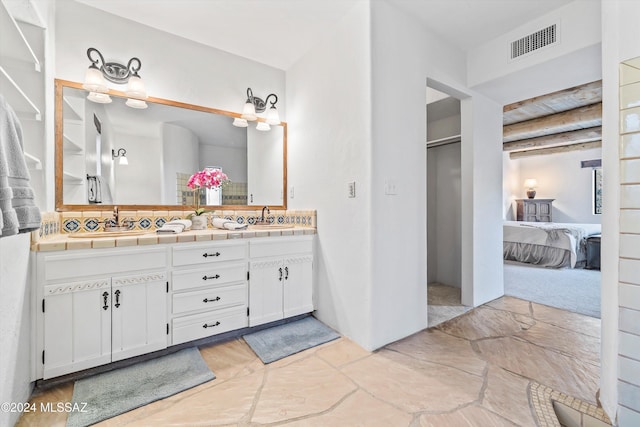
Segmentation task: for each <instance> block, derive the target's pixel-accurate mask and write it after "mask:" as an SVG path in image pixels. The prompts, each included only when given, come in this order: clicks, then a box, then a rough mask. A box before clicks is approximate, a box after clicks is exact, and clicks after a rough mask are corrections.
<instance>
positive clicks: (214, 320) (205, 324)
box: [172, 306, 248, 345]
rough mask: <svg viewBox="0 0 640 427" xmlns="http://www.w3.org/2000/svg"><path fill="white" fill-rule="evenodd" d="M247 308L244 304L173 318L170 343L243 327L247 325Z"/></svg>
mask: <svg viewBox="0 0 640 427" xmlns="http://www.w3.org/2000/svg"><path fill="white" fill-rule="evenodd" d="M247 319H248V318H247V309H246V307H245V306H240V307H231V308H223V309H221V310H213V311H209V312H206V313H200V314H193V315H191V316H183V317H178V318H176V319H173V329H172V331H173V339H172V344H173V345H176V344H180V343H183V342H187V341H192V340H197V339H199V338H204V337H208V336H211V335H217V334H221V333H223V332H228V331H233V330H234V329H240V328H245V327H247V325H248V321H247Z"/></svg>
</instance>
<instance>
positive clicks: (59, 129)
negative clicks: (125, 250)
mask: <svg viewBox="0 0 640 427" xmlns="http://www.w3.org/2000/svg"><path fill="white" fill-rule="evenodd" d="M65 87H70V88H74V89H81V90H84V89H83V88H82V83H77V82H72V81H68V80H61V79H55V112H54V116H55V209H56V211H58V212H63V211H108V210H113V208H114V207H115V206H116V205H117V206H118V207H119V208H120V209H122V210H191V209H192V208H193V207H194V206H193V205H125V204H122V205H121V204H117V203H116V204H111V205H107V204H86V205H71V204H70V205H65V204H64V195H63V188H64V185H63V168H62V162H63V158H64V154H63V143H64V141H63V122H64V120H63V98H62V95H63V89H64V88H65ZM109 95H113V96H119V97H122V98H127V96H126V95H125V93H124V92H121V91H117V90H113V89H110V90H109ZM146 101H147V102H153V103H156V104H162V105H167V106H172V107H179V108H186V109H190V110H196V111H203V112H205V113H212V114H221V115H224V116H228V117H230V118H239V117H240V116H241V114H240V113H233V112H231V111H225V110H218V109H216V108H209V107H203V106H201V105H194V104H186V103H183V102H179V101H172V100H169V99H163V98H154V97H149V98H147V99H146ZM257 121H259V122H263V121H265V119H263V118H258V120H257ZM280 126H282V128H283V129H282V130H283V138H282V144H283V146H282V156H283V159H282V167H283V171H282V205H269V206H268V207H269V209H276V210H278V209H280V210H286V209H287V123H286V122H281V123H280ZM203 207H204V208H206V209H207V210H256V209H261V208H262V207H263V206H259V205H206V206H203Z"/></svg>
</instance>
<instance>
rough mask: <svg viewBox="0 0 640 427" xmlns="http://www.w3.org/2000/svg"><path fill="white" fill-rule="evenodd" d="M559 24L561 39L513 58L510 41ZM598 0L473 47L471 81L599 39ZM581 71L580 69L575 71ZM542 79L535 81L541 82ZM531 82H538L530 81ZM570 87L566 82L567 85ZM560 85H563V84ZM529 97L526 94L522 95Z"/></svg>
mask: <svg viewBox="0 0 640 427" xmlns="http://www.w3.org/2000/svg"><path fill="white" fill-rule="evenodd" d="M554 23H557V24H558V25H559V34H558V39H559V42H558V43H557V44H555V45H552V46H548V47H544V48H542V49H540V50H538V51H536V53H535V54H529V55H525V56H521V57H519V58H517V59H515V60H511V59H510V49H511V42H512V41H514V40H517V39H519V38H521V37H524V36H526V35H529V34H531V33H534V32H536V31H538V30H541V29H543V28H546V27H547V26H549V25H551V24H554ZM600 40H601V37H600V4H599V1H598V0H577V1H574V2H572V3H569V4H567V5H566V6H563V7H561V8H558V9H556V10H554V11H551V12H549V13H547V14H545V15H543V16H541V17H539V18H537V19H533V20H531V21H530V22H528V23H526V24H525V25H521V26H520V27H518V28H515V29H514V30H512V31H510V32H508V33H505V34H503V35H501V36H499V37H496V38H495V39H493V40H491V41H490V42H488V43H485V44H483V45H482V46H480V47H478V48H476V49H473V50H471V51H470V52H469V56H468V70H469V75H468V78H469V80H468V83H469V86H472V87H473V86H476V85H479V84H481V83H486V82H488V81H492V80H496V79H499V78H501V77H505V76H508V75H509V74H513V73H516V72H519V71H522V70H525V69H527V68H531V67H533V66H536V65H538V64H540V63H544V62H549V61H552V60H554V59H556V58H560V57H564V56H567V55H569V54H571V53H574V52H577V51H580V50H582V49H585V48H588V47H590V46H593V45H598V44H599V43H600ZM576 72H579V71H576ZM539 82H540V80H539V79H538V81H537V82H536V83H539ZM528 86H536V85H531V84H529V85H528ZM565 87H567V86H565ZM560 89H561V88H560ZM521 99H526V98H521Z"/></svg>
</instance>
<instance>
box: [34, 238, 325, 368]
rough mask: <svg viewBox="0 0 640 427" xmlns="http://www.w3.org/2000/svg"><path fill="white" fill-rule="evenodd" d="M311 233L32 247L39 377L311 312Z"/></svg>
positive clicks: (89, 366) (88, 366) (113, 360)
mask: <svg viewBox="0 0 640 427" xmlns="http://www.w3.org/2000/svg"><path fill="white" fill-rule="evenodd" d="M230 234H231V233H230ZM299 234H303V233H299ZM219 237H220V236H219V235H218V238H219ZM129 239H131V238H129ZM313 239H314V235H312V234H311V235H290V236H276V237H253V238H237V239H236V238H233V239H224V240H209V241H191V242H177V241H176V242H175V243H169V244H160V243H158V244H155V245H153V246H147V245H144V244H143V245H137V246H123V247H112V248H101V249H77V250H60V251H38V252H32V254H33V257H34V266H35V268H34V274H35V281H34V283H35V286H36V288H35V290H34V294H35V301H36V305H37V308H38V309H37V313H36V318H35V337H36V345H35V346H34V348H35V349H36V363H35V377H34V379H48V378H53V377H57V376H60V375H64V374H68V373H71V372H76V371H80V370H83V369H87V368H91V367H94V366H99V365H104V364H107V363H111V362H115V361H118V360H122V359H126V358H129V357H133V356H137V355H141V354H145V353H150V352H153V351H156V350H161V349H164V348H166V347H169V346H173V345H177V344H182V343H185V342H189V341H193V340H197V339H200V338H205V337H209V336H212V335H216V334H220V333H223V332H228V331H233V330H238V329H242V328H246V327H249V326H257V325H261V324H265V323H268V322H272V321H276V320H279V319H283V318H287V317H292V316H295V315H298V314H304V313H309V312H311V311H313V301H312V294H313V286H312V281H313V280H312V279H313V277H312V268H313ZM96 241H98V240H96ZM138 241H139V242H144V241H145V240H143V239H139V240H138Z"/></svg>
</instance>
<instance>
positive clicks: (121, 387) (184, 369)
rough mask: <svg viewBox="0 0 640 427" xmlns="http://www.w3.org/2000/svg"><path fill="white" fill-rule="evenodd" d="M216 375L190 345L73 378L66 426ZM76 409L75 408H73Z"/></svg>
mask: <svg viewBox="0 0 640 427" xmlns="http://www.w3.org/2000/svg"><path fill="white" fill-rule="evenodd" d="M215 377H216V376H215V375H214V374H213V372H211V370H210V369H209V367H208V366H207V364H206V363H205V361H204V360H203V359H202V356H200V352H199V351H198V349H197V348H195V347H191V348H186V349H184V350H180V351H178V352H176V353H173V354H168V355H166V356H162V357H159V358H157V359H152V360H147V361H145V362H140V363H136V364H135V365H131V366H127V367H125V368H120V369H116V370H115V371H111V372H105V373H103V374H98V375H95V376H93V377H89V378H84V379H81V380H78V381H76V383H75V386H74V387H73V399H72V403H73V406H72V407H73V408H74V410H73V411H72V412H70V413H69V418H68V419H67V427H84V426H88V425H91V424H95V423H97V422H100V421H103V420H106V419H108V418H112V417H115V416H116V415H120V414H123V413H125V412H128V411H131V410H132V409H136V408H139V407H140V406H144V405H146V404H148V403H151V402H154V401H156V400H160V399H164V398H165V397H169V396H172V395H174V394H177V393H180V392H181V391H184V390H187V389H189V388H191V387H195V386H197V385H199V384H202V383H205V382H207V381H211V380H212V379H214V378H215ZM75 408H77V411H76V410H75Z"/></svg>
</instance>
